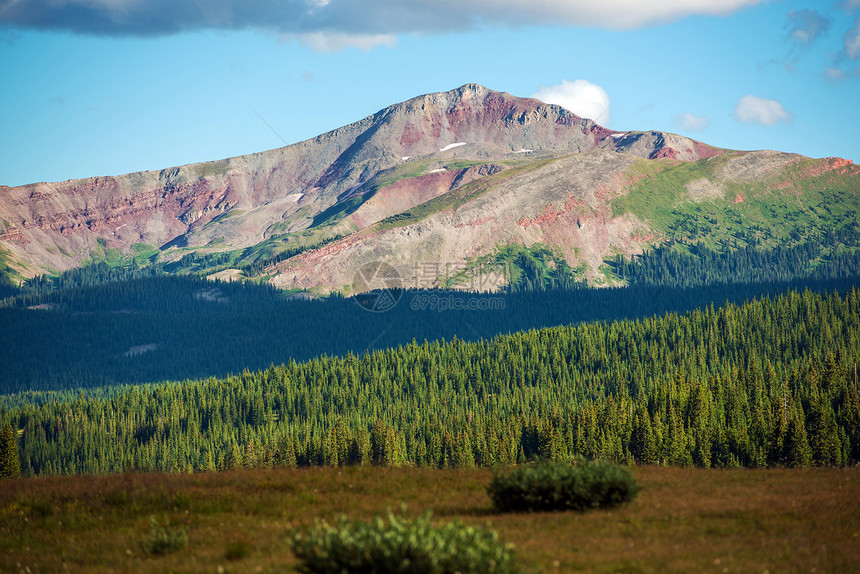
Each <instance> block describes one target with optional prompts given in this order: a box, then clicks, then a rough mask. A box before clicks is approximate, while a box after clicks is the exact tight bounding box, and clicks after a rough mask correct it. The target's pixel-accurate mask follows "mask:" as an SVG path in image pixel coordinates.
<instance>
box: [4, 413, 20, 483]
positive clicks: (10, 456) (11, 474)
mask: <svg viewBox="0 0 860 574" xmlns="http://www.w3.org/2000/svg"><path fill="white" fill-rule="evenodd" d="M20 476H21V461H20V460H19V458H18V442H17V440H16V437H15V431H14V430H13V429H12V424H11V423H6V428H4V429H3V436H2V437H0V478H19V477H20Z"/></svg>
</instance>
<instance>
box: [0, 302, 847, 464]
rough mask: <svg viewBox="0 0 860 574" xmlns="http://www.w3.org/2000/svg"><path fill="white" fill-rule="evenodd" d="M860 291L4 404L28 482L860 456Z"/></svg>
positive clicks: (825, 460)
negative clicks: (143, 473)
mask: <svg viewBox="0 0 860 574" xmlns="http://www.w3.org/2000/svg"><path fill="white" fill-rule="evenodd" d="M857 362H860V290H857V289H851V290H850V291H848V292H847V293H845V294H844V295H840V294H837V293H833V294H830V295H824V294H817V293H813V292H810V291H804V292H802V293H801V292H796V291H791V292H788V293H785V294H783V295H780V296H777V297H773V298H771V297H765V298H762V299H760V300H755V301H751V302H748V303H745V304H743V305H735V304H728V305H726V306H724V307H721V308H714V307H713V306H709V307H707V308H704V309H698V310H693V311H691V312H688V313H686V314H678V313H668V314H666V315H664V316H662V317H652V318H643V319H639V320H625V321H617V322H613V323H601V322H597V323H585V324H579V325H571V326H565V327H552V328H546V329H539V330H528V331H523V332H517V333H514V334H509V335H500V336H497V337H495V338H493V339H491V340H480V341H474V342H465V341H462V340H460V339H454V340H451V341H448V342H445V341H436V342H423V343H418V342H413V343H411V344H407V345H401V346H395V347H393V348H390V349H385V350H375V351H372V352H368V353H365V354H363V355H360V356H359V355H355V354H352V353H347V354H346V355H345V356H342V357H331V356H320V357H317V358H314V359H312V360H309V361H304V362H296V361H289V362H287V363H286V364H284V365H281V366H270V367H269V368H268V369H265V370H261V371H257V372H253V373H252V372H248V371H246V372H243V373H242V374H241V375H238V376H230V377H226V378H209V379H205V380H200V381H186V382H183V383H168V384H160V385H142V386H125V387H112V388H106V389H103V390H101V391H90V392H89V393H87V394H76V393H75V392H69V391H66V392H29V393H22V394H15V395H6V396H3V397H0V428H2V427H4V426H5V425H6V424H7V423H9V424H10V425H11V426H12V427H13V428H14V429H16V430H20V431H22V432H21V433H20V437H19V438H18V439H17V449H18V453H19V457H20V468H21V472H22V474H23V475H25V476H33V475H46V474H78V473H92V474H101V473H109V472H121V471H126V470H159V471H206V470H216V469H227V468H235V467H255V466H275V465H289V466H293V465H344V464H378V465H404V464H406V465H416V466H429V467H470V466H493V465H496V464H509V463H514V462H521V461H525V460H529V459H533V458H535V457H540V458H547V459H562V460H563V459H569V458H572V457H574V456H579V455H582V456H586V457H589V458H600V459H606V460H612V461H618V462H623V463H642V464H664V465H681V466H684V465H699V466H704V467H732V466H745V467H763V466H772V465H786V466H809V465H837V466H838V465H852V464H856V463H857V462H860V395H858V390H857V383H856V378H855V377H856V374H855V373H856V371H855V369H856V367H855V365H856V363H857Z"/></svg>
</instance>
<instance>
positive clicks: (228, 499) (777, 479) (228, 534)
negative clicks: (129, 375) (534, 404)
mask: <svg viewBox="0 0 860 574" xmlns="http://www.w3.org/2000/svg"><path fill="white" fill-rule="evenodd" d="M634 474H635V475H636V477H637V480H638V481H639V483H640V484H641V485H642V487H643V488H642V491H641V492H640V493H639V496H638V497H637V499H636V500H635V501H634V502H633V503H632V504H630V505H627V506H624V507H622V508H620V509H615V510H607V511H594V512H589V513H585V514H577V513H534V514H519V515H518V514H497V513H495V512H494V511H493V509H492V506H491V503H490V499H489V497H488V496H487V494H486V491H485V487H486V484H487V483H488V482H489V480H490V478H491V474H490V472H488V471H484V470H426V469H405V468H404V469H380V468H339V469H338V468H308V469H276V470H251V471H234V472H223V473H209V474H193V475H188V474H172V475H164V474H124V475H114V476H107V477H51V478H36V479H26V480H17V481H11V480H10V481H3V482H2V483H0V486H2V490H0V571H2V572H17V571H20V570H24V569H26V568H27V567H29V568H30V571H31V572H63V571H66V570H68V571H73V572H146V571H157V572H161V571H171V572H199V571H209V572H213V571H219V568H220V569H222V570H223V571H224V572H255V571H259V572H284V571H286V572H291V571H293V566H294V565H295V559H294V558H293V556H292V554H291V553H290V551H289V550H288V549H287V546H286V543H285V540H286V538H287V534H288V533H289V532H290V530H291V529H292V528H295V527H303V526H307V525H309V524H311V523H312V522H313V520H314V518H317V517H319V518H326V519H330V520H331V519H333V518H335V517H336V516H337V515H338V514H341V513H346V514H348V515H350V516H352V517H355V518H365V519H367V518H371V517H374V516H376V515H379V514H382V513H384V512H385V510H386V508H388V507H391V508H393V509H395V510H399V509H400V507H401V505H402V504H405V505H406V509H405V514H406V515H408V516H413V517H414V516H418V515H419V514H421V513H422V512H424V511H425V510H427V509H432V510H433V512H434V517H435V518H436V519H438V520H450V519H453V518H457V517H458V518H461V519H462V520H464V521H466V522H471V523H474V524H485V523H487V522H489V523H491V526H492V527H493V528H495V529H497V530H499V532H500V534H501V536H502V538H503V539H504V540H506V541H508V542H512V543H514V544H515V545H516V548H517V554H518V556H519V557H520V559H521V560H522V561H523V562H524V563H526V564H529V565H532V566H534V567H537V568H539V569H540V570H541V571H544V572H573V571H590V572H616V571H625V572H690V571H697V572H764V571H769V572H786V571H794V572H801V571H802V572H848V571H851V570H852V569H854V568H855V567H856V564H860V469H857V468H853V469H814V470H788V469H773V470H704V469H667V468H656V467H641V468H635V469H634ZM152 515H154V516H156V518H157V519H158V520H159V521H162V520H163V519H169V520H170V524H171V525H174V526H176V527H181V528H184V529H185V530H186V531H187V533H188V538H189V541H188V546H187V547H186V548H185V549H183V550H182V551H180V552H177V553H174V554H168V555H166V556H158V557H152V556H148V555H147V554H146V553H144V552H143V551H142V550H141V547H140V542H141V540H142V539H143V537H144V536H145V535H146V534H147V533H148V532H149V517H150V516H152Z"/></svg>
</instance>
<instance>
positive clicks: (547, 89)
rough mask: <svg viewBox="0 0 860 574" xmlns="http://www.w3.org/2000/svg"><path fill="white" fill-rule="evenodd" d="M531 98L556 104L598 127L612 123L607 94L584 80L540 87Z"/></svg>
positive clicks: (564, 81) (565, 81)
mask: <svg viewBox="0 0 860 574" xmlns="http://www.w3.org/2000/svg"><path fill="white" fill-rule="evenodd" d="M531 97H533V98H535V99H538V100H540V101H542V102H546V103H547V104H557V105H559V106H561V107H563V108H566V109H568V110H570V111H572V112H573V113H575V114H576V115H578V116H581V117H583V118H588V119H591V120H594V121H595V122H597V123H599V124H600V125H604V126H608V125H609V124H610V123H611V122H612V117H611V115H610V112H609V104H610V100H609V94H607V93H606V90H604V89H603V88H601V87H600V86H598V85H597V84H592V83H591V82H588V81H586V80H576V81H573V82H568V81H567V80H562V82H561V84H559V85H557V86H541V87H540V88H539V89H538V91H536V92H535V93H534V94H532V96H531Z"/></svg>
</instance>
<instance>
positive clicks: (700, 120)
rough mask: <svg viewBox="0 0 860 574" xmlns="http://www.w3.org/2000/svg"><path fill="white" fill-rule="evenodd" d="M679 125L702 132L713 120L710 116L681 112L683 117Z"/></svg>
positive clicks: (685, 128) (686, 129)
mask: <svg viewBox="0 0 860 574" xmlns="http://www.w3.org/2000/svg"><path fill="white" fill-rule="evenodd" d="M678 125H679V126H681V129H683V130H685V131H690V132H701V131H705V130H706V129H708V126H709V125H711V120H710V118H708V116H697V115H695V114H691V113H689V112H687V113H685V114H681V117H680V118H679V120H678Z"/></svg>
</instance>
